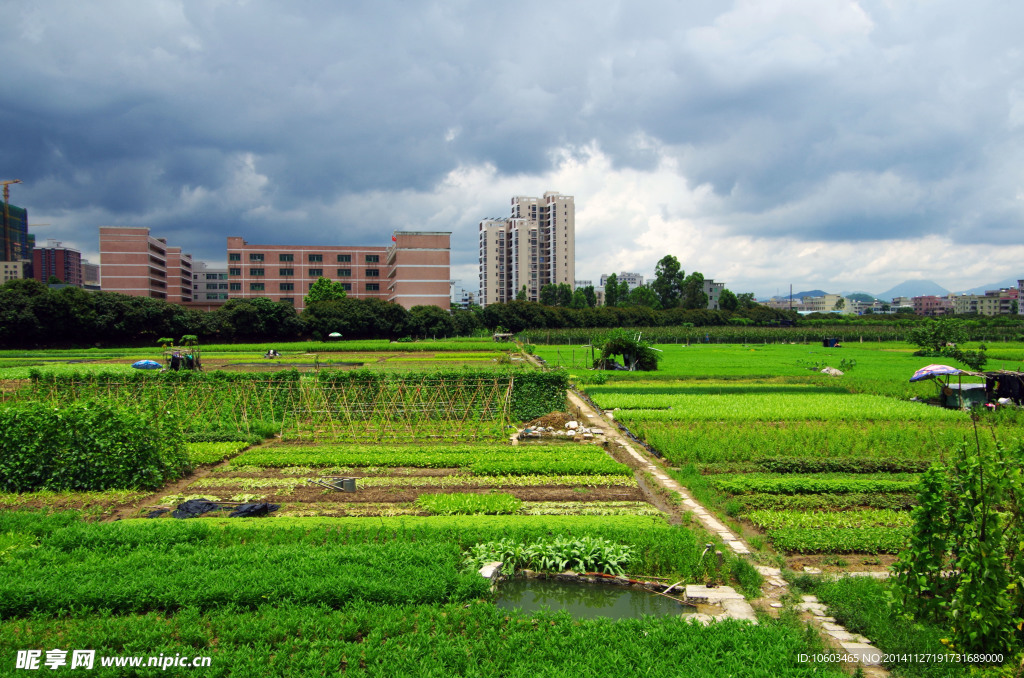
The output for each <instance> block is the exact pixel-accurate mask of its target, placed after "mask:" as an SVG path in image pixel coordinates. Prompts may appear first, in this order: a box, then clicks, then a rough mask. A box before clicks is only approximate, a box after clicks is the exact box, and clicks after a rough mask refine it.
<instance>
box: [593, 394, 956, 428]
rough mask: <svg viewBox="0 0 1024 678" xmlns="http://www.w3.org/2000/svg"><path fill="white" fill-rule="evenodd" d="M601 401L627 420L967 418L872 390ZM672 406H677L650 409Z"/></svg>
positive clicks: (607, 398)
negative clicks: (861, 391)
mask: <svg viewBox="0 0 1024 678" xmlns="http://www.w3.org/2000/svg"><path fill="white" fill-rule="evenodd" d="M595 400H596V402H597V403H598V404H599V405H600V406H601V407H603V408H605V409H613V408H623V409H629V410H640V411H637V412H617V413H616V415H615V417H616V419H619V420H620V421H622V422H623V423H626V424H627V425H628V424H629V423H630V422H634V421H652V420H653V421H670V420H691V421H709V420H710V421H791V420H796V421H802V420H808V421H843V420H852V421H867V420H874V421H929V422H931V421H957V420H960V421H964V420H965V417H964V415H963V413H961V412H958V411H956V410H947V409H942V408H939V407H927V406H925V405H922V404H920V403H913V402H907V401H901V400H896V399H895V398H887V397H884V396H877V395H869V394H856V395H854V394H847V395H840V394H834V393H821V394H814V395H807V396H803V395H794V394H790V393H772V394H764V393H756V394H751V395H744V396H739V397H737V396H731V395H700V396H698V395H643V394H627V393H605V394H600V395H599V396H598V397H597V398H596V399H595ZM650 408H671V409H650Z"/></svg>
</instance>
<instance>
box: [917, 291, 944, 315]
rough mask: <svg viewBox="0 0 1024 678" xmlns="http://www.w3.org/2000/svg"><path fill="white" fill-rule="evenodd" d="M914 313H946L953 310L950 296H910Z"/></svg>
mask: <svg viewBox="0 0 1024 678" xmlns="http://www.w3.org/2000/svg"><path fill="white" fill-rule="evenodd" d="M910 303H911V304H912V305H913V308H914V313H916V314H917V315H946V314H947V313H952V312H953V298H952V297H949V296H947V297H938V296H935V295H934V294H926V295H922V296H919V297H911V298H910Z"/></svg>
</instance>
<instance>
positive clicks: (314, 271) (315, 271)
mask: <svg viewBox="0 0 1024 678" xmlns="http://www.w3.org/2000/svg"><path fill="white" fill-rule="evenodd" d="M323 274H324V269H322V268H311V269H309V277H310V278H319V277H320V276H322V275H323Z"/></svg>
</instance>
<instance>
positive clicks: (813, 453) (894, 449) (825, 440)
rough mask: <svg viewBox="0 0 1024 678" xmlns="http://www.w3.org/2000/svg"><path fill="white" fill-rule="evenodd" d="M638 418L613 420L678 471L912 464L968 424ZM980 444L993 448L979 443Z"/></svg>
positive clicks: (952, 441)
mask: <svg viewBox="0 0 1024 678" xmlns="http://www.w3.org/2000/svg"><path fill="white" fill-rule="evenodd" d="M638 414H640V413H638V412H627V411H619V412H616V413H615V416H616V419H618V420H619V421H620V422H622V423H624V424H626V425H627V426H628V427H629V429H630V430H631V431H632V432H633V433H634V434H635V435H637V436H639V437H641V438H643V439H644V440H645V441H646V442H647V443H649V444H650V445H652V446H654V448H655V449H657V450H658V451H659V452H660V453H661V454H663V455H665V458H666V459H668V460H670V461H671V462H673V463H674V464H676V465H684V464H687V463H691V462H694V463H701V464H705V463H721V462H745V461H760V460H766V457H767V456H770V457H779V458H789V459H796V458H802V459H808V460H811V461H812V462H817V463H822V464H825V463H833V464H840V463H844V462H845V461H846V460H849V463H850V464H854V465H858V464H862V463H866V460H869V459H873V460H879V461H881V460H886V461H888V462H890V463H893V464H896V463H900V464H902V463H909V464H912V463H913V462H916V461H930V460H933V459H937V458H938V457H939V455H940V454H941V453H942V452H943V451H945V450H949V449H951V448H953V447H954V446H955V445H956V444H957V443H959V442H961V441H962V440H963V439H964V437H965V436H966V435H968V434H969V432H970V431H969V426H970V422H968V421H966V420H965V421H964V422H956V421H954V422H930V423H925V422H886V423H885V424H884V425H875V424H873V423H870V422H852V421H842V422H822V421H806V422H803V421H778V422H772V423H771V425H769V426H752V425H751V424H750V422H737V421H716V422H700V425H699V426H697V425H695V424H694V422H693V421H685V420H684V421H653V420H648V419H637V418H636V416H635V415H638ZM982 444H983V445H987V444H991V443H990V441H985V440H982ZM765 470H769V469H767V468H766V469H765ZM770 470H774V471H776V472H779V471H781V469H770ZM811 470H812V469H808V471H811ZM822 470H824V469H822ZM836 470H840V469H836ZM849 470H850V471H853V469H849ZM879 470H882V469H879ZM901 470H910V469H909V467H908V468H905V469H901ZM794 471H795V469H794ZM794 471H790V472H794Z"/></svg>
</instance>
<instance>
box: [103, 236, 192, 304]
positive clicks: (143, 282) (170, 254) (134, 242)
mask: <svg viewBox="0 0 1024 678" xmlns="http://www.w3.org/2000/svg"><path fill="white" fill-rule="evenodd" d="M100 286H101V287H102V288H103V290H104V291H105V292H120V293H121V294H128V295H131V296H135V297H152V298H154V299H166V300H167V301H170V302H174V303H183V302H188V301H192V255H191V254H182V252H181V248H180V247H168V246H167V240H166V238H154V237H153V236H151V235H150V234H149V229H148V228H136V227H131V226H101V227H100Z"/></svg>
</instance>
